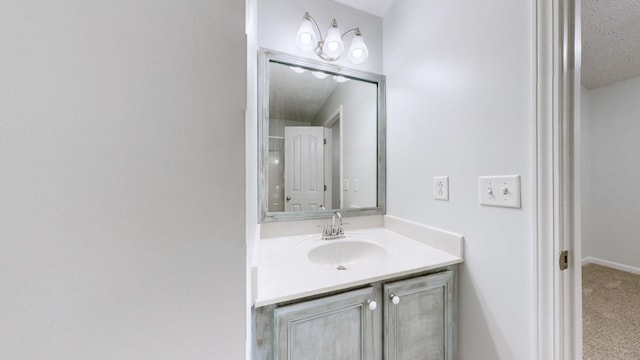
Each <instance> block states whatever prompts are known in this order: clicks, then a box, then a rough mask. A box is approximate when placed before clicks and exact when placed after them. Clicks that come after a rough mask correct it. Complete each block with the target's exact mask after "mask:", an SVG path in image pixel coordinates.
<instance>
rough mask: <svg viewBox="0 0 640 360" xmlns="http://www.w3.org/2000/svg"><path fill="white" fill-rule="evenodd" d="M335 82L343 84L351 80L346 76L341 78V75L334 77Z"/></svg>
mask: <svg viewBox="0 0 640 360" xmlns="http://www.w3.org/2000/svg"><path fill="white" fill-rule="evenodd" d="M333 81H335V82H337V83H343V82H346V81H349V79H347V78H346V77H344V76H340V75H333Z"/></svg>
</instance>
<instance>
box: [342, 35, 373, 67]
mask: <svg viewBox="0 0 640 360" xmlns="http://www.w3.org/2000/svg"><path fill="white" fill-rule="evenodd" d="M368 56H369V49H367V44H365V43H364V39H363V38H362V35H359V34H356V35H354V36H353V39H351V47H350V48H349V54H348V55H347V57H348V58H349V61H350V62H351V63H353V64H362V63H363V62H364V61H365V60H367V57H368Z"/></svg>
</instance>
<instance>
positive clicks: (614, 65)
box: [582, 0, 640, 89]
mask: <svg viewBox="0 0 640 360" xmlns="http://www.w3.org/2000/svg"><path fill="white" fill-rule="evenodd" d="M637 76H640V0H583V1H582V84H583V85H584V86H585V87H586V88H587V89H594V88H597V87H601V86H606V85H611V84H613V83H616V82H618V81H623V80H627V79H631V78H634V77H637Z"/></svg>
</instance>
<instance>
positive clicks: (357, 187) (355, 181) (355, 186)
mask: <svg viewBox="0 0 640 360" xmlns="http://www.w3.org/2000/svg"><path fill="white" fill-rule="evenodd" d="M351 189H353V191H358V190H360V182H359V181H358V179H353V180H351Z"/></svg>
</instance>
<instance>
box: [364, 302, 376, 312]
mask: <svg viewBox="0 0 640 360" xmlns="http://www.w3.org/2000/svg"><path fill="white" fill-rule="evenodd" d="M367 304H368V305H369V310H372V311H373V310H375V309H376V308H377V307H378V304H376V302H375V301H373V300H367Z"/></svg>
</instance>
